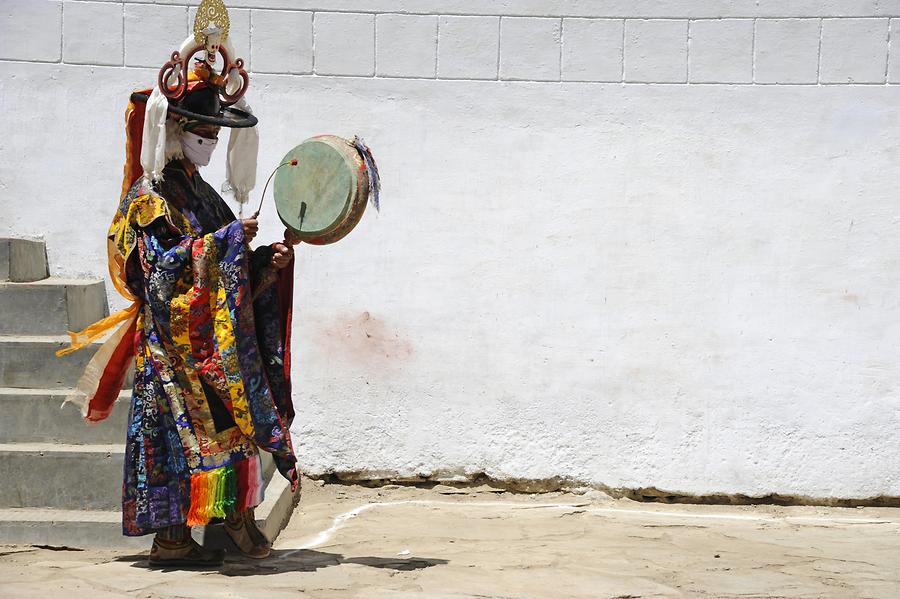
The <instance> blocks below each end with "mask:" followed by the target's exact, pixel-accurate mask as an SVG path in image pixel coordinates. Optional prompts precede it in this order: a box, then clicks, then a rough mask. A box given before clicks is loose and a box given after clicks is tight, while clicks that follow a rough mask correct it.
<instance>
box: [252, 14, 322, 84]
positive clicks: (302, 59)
mask: <svg viewBox="0 0 900 599" xmlns="http://www.w3.org/2000/svg"><path fill="white" fill-rule="evenodd" d="M250 22H251V25H252V29H251V35H252V37H251V40H256V41H257V43H256V44H255V46H256V49H255V51H254V52H252V53H251V54H250V57H251V58H252V59H253V62H252V63H251V70H255V71H256V72H259V73H288V74H291V75H299V74H308V73H312V70H313V13H311V12H301V11H284V10H254V11H251V13H250ZM263 40H265V42H263ZM251 49H252V47H251V48H246V50H244V49H241V48H240V47H235V51H236V52H237V53H238V54H240V53H241V52H246V51H247V50H251Z"/></svg>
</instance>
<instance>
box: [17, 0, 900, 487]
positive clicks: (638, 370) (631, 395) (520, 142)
mask: <svg viewBox="0 0 900 599" xmlns="http://www.w3.org/2000/svg"><path fill="white" fill-rule="evenodd" d="M226 3H227V4H228V6H229V8H230V9H231V17H232V33H231V35H232V36H233V42H234V45H235V47H236V51H237V53H238V55H240V56H242V57H243V58H245V60H246V61H247V65H248V67H249V69H250V75H251V86H250V90H249V92H248V96H247V100H248V102H249V103H250V104H251V106H252V107H253V110H254V113H255V114H256V115H257V116H258V117H259V119H260V123H259V129H258V130H259V133H260V157H259V166H258V171H257V182H258V183H259V185H258V186H257V188H256V189H255V190H254V191H253V193H252V194H251V201H252V202H253V203H254V204H255V202H256V201H258V199H259V194H260V193H261V192H262V183H263V182H264V181H265V179H266V178H267V177H268V175H269V173H270V172H271V170H272V169H273V168H274V167H275V166H276V165H277V164H278V163H279V161H280V159H281V157H282V156H284V154H285V153H286V152H287V151H288V150H290V149H291V148H292V147H294V146H295V145H297V144H298V143H300V142H301V141H302V140H304V139H306V138H308V137H310V136H312V135H316V134H321V133H332V134H337V135H342V136H345V137H351V136H353V135H354V134H359V135H360V136H361V137H363V138H364V139H365V140H366V142H367V143H368V144H369V145H370V146H371V147H372V149H373V151H374V153H375V156H376V158H377V160H378V164H379V166H380V168H381V175H382V184H383V194H382V198H383V200H382V203H383V205H382V210H381V211H380V212H375V211H374V210H369V211H367V213H366V215H365V217H364V218H363V220H362V222H361V223H360V225H359V227H358V228H357V229H356V230H354V231H353V233H352V234H351V235H349V236H347V237H346V238H345V239H343V240H342V241H341V242H340V243H339V244H335V245H333V246H327V247H312V246H307V245H300V246H298V249H297V265H296V286H295V289H296V304H295V313H294V322H293V326H294V327H295V329H294V335H293V344H294V345H293V349H294V356H293V360H292V366H293V369H294V380H295V381H296V383H295V394H294V400H295V406H296V410H297V419H296V421H295V423H294V432H295V434H296V448H297V450H298V453H299V457H300V465H301V468H302V469H303V470H304V471H305V472H307V473H309V474H312V475H316V474H324V473H332V472H336V473H341V474H342V475H347V476H349V475H350V473H356V474H354V475H353V476H358V477H376V478H379V477H380V478H390V477H405V478H407V479H410V478H415V477H431V478H437V479H441V478H447V479H460V478H471V477H475V476H476V475H478V474H480V473H484V474H486V475H487V476H490V477H493V478H496V479H500V480H505V479H509V480H539V481H547V480H557V479H565V480H571V481H576V482H577V483H578V484H588V485H595V486H598V487H601V488H602V487H612V488H632V489H633V488H647V487H656V488H658V489H661V490H663V491H667V492H672V493H679V494H688V495H691V494H693V495H704V494H717V493H725V494H728V493H735V494H743V495H748V496H753V497H760V496H765V495H766V494H769V493H778V494H782V495H796V496H798V497H802V498H818V499H820V500H823V501H827V500H829V499H840V498H844V499H846V498H857V499H864V498H871V497H877V496H880V495H884V496H888V497H895V498H900V479H898V478H897V477H896V476H895V475H894V473H895V472H896V468H897V456H898V455H900V436H898V435H897V433H896V431H897V430H900V410H898V409H897V397H896V395H897V394H896V389H898V388H900V364H898V362H897V360H896V357H895V353H896V348H897V347H898V346H900V324H897V323H900V303H898V302H897V301H894V300H893V299H892V298H895V297H896V296H897V282H898V281H900V262H898V260H897V256H900V237H898V236H897V234H896V223H897V222H898V220H900V215H898V208H897V206H898V204H897V197H896V195H897V194H896V187H897V186H896V181H897V180H898V179H900V162H898V161H897V159H896V156H897V150H896V147H897V140H898V139H900V89H898V86H897V84H898V83H900V49H898V48H900V40H898V34H897V32H898V31H900V29H898V28H900V3H898V2H896V1H894V0H890V1H886V0H799V1H796V2H785V1H782V0H777V1H776V0H707V1H703V2H698V1H695V0H659V1H658V0H608V1H606V0H605V1H603V2H599V1H597V2H594V1H590V2H587V1H571V0H503V1H502V2H488V1H481V0H366V1H363V0H315V1H313V0H226ZM197 4H199V0H155V1H152V2H151V1H147V0H140V1H138V0H134V1H132V0H127V1H121V0H3V1H0V114H4V115H12V118H7V119H3V120H2V121H0V237H40V238H42V239H44V240H46V247H47V251H48V252H49V259H50V265H51V271H52V272H51V273H50V274H51V275H52V277H54V278H64V279H66V280H71V279H82V278H93V279H104V280H106V279H107V278H108V274H107V272H106V261H105V254H106V246H105V235H106V231H107V227H108V226H109V223H110V220H111V218H112V215H113V211H114V208H115V206H116V204H117V202H118V200H119V193H120V187H121V177H122V161H123V156H124V152H125V148H124V135H123V131H122V116H123V114H124V111H125V108H126V104H127V101H128V97H129V92H130V91H131V90H134V89H138V88H141V87H146V86H148V85H152V84H153V82H154V81H155V79H156V77H157V73H158V69H159V68H160V66H161V65H162V64H163V63H164V62H165V61H166V60H167V59H168V57H169V56H170V54H171V52H172V51H173V50H174V49H175V48H176V47H177V46H178V44H180V42H182V41H183V40H184V38H185V36H186V35H187V34H188V32H189V30H190V27H191V19H192V16H193V14H194V10H195V9H196V6H197ZM227 136H228V132H227V131H223V132H222V143H220V145H219V149H217V150H216V153H215V154H214V155H213V161H212V163H211V164H210V165H209V166H208V167H205V168H204V169H203V170H202V171H201V172H202V174H203V177H204V179H206V180H207V181H208V182H209V183H210V184H211V185H212V186H213V187H214V188H216V189H218V188H220V186H221V183H222V181H223V179H224V174H225V173H224V170H225V169H224V155H225V152H226V151H227ZM61 147H62V148H66V151H65V152H63V153H61V152H60V151H59V148H61ZM61 190H62V191H61ZM269 194H271V190H269ZM232 207H233V208H234V209H235V211H237V209H238V207H237V205H236V204H234V203H232ZM282 232H283V226H282V225H281V224H280V221H279V220H278V218H277V215H276V214H275V210H274V206H273V205H272V204H271V197H269V198H267V200H266V204H264V206H263V212H262V215H261V233H260V235H259V237H258V240H257V243H270V242H273V241H277V240H279V239H281V234H282ZM3 252H4V248H3V247H2V244H0V274H2V268H3V262H4V261H3ZM106 290H107V292H108V294H109V295H108V297H109V301H110V307H111V308H112V309H118V308H121V307H124V305H125V303H124V301H123V300H122V299H121V298H119V297H118V295H117V294H116V293H115V291H114V290H113V289H112V287H111V285H109V284H108V283H107V287H106ZM39 292H42V290H38V291H35V292H34V293H39ZM41 297H44V296H41ZM23 301H24V300H23ZM42 326H43V327H44V328H46V329H48V330H47V331H46V334H47V335H51V334H54V332H53V331H51V330H49V329H52V328H53V322H52V321H51V320H49V319H48V320H47V322H43V323H42ZM64 334H65V331H60V332H59V333H58V335H59V336H60V337H59V338H60V339H63V338H64V337H62V336H63V335H64ZM0 336H2V335H0ZM0 341H2V340H0ZM34 351H36V352H37V349H35V350H34ZM41 351H43V349H42V350H41ZM2 355H4V354H2V352H0V356H2ZM8 355H9V356H10V357H15V356H14V355H12V354H9V352H8ZM35 355H37V354H35ZM41 355H43V354H41ZM48 355H49V354H48ZM41 363H42V364H44V363H43V362H41ZM44 366H46V364H44ZM44 366H41V368H44ZM36 372H37V371H36ZM41 372H43V371H41ZM32 374H35V373H32ZM38 374H40V373H38ZM50 374H52V373H50ZM41 376H43V375H41Z"/></svg>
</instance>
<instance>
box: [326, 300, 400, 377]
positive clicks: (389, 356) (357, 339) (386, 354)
mask: <svg viewBox="0 0 900 599" xmlns="http://www.w3.org/2000/svg"><path fill="white" fill-rule="evenodd" d="M316 341H317V346H316V347H317V351H321V352H322V353H324V354H325V355H327V356H329V357H331V358H337V359H340V360H344V361H347V362H353V363H357V364H359V365H360V368H363V367H364V365H368V366H369V367H366V368H365V370H371V367H372V366H374V367H375V368H376V369H390V368H392V367H398V366H400V365H401V364H403V363H404V362H406V361H407V360H408V359H409V358H410V356H412V354H413V347H412V343H410V342H409V340H408V339H406V338H404V337H403V336H401V335H400V333H399V332H398V331H397V330H395V329H394V328H393V327H391V326H390V325H389V324H388V323H387V322H385V321H384V320H382V319H380V318H378V317H376V316H372V315H371V314H370V313H369V312H363V313H361V314H359V313H355V314H339V315H337V316H336V317H335V318H334V319H333V320H332V321H331V322H329V323H327V324H326V325H325V326H322V327H321V328H319V331H318V334H317V339H316Z"/></svg>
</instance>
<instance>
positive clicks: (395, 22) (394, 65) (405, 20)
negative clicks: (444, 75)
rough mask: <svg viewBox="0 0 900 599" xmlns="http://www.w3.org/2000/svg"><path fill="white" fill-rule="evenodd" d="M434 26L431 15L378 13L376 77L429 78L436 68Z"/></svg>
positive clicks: (436, 22) (436, 19)
mask: <svg viewBox="0 0 900 599" xmlns="http://www.w3.org/2000/svg"><path fill="white" fill-rule="evenodd" d="M437 28H438V18H437V16H435V15H391V14H387V15H378V16H377V17H376V38H375V39H376V44H377V45H376V63H377V64H378V73H377V74H378V76H379V77H424V78H433V77H434V76H435V73H436V69H437Z"/></svg>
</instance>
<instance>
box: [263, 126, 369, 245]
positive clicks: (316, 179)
mask: <svg viewBox="0 0 900 599" xmlns="http://www.w3.org/2000/svg"><path fill="white" fill-rule="evenodd" d="M291 160H297V166H295V167H286V168H283V169H281V170H280V171H278V173H277V174H276V175H275V206H276V208H277V210H278V216H279V218H280V219H281V222H283V223H284V224H285V226H286V227H288V228H289V229H290V230H291V231H292V232H293V233H294V234H296V235H297V236H298V237H299V238H300V239H302V240H303V241H304V242H306V243H312V244H316V245H325V244H328V243H334V242H335V241H338V240H340V239H342V238H343V237H344V236H345V235H347V233H349V232H350V231H352V230H353V228H354V227H355V226H356V225H357V223H359V221H360V219H361V218H362V215H363V212H365V209H366V203H367V201H368V197H369V178H368V173H367V172H366V163H365V161H364V160H363V158H362V156H360V155H359V152H358V151H357V150H356V148H355V147H354V146H353V144H352V142H350V141H348V140H346V139H343V138H341V137H337V136H335V135H319V136H316V137H312V138H310V139H307V140H306V141H304V142H303V143H301V144H300V145H299V146H297V147H295V148H294V149H292V150H291V151H290V152H288V153H287V154H286V155H285V157H284V159H283V160H282V163H285V162H289V161H291Z"/></svg>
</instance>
